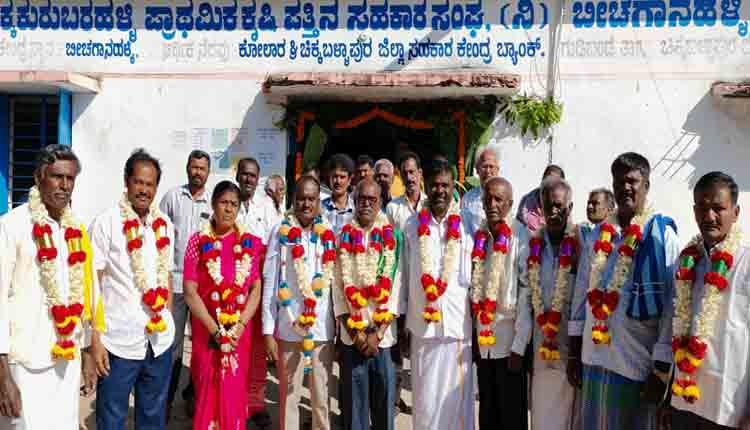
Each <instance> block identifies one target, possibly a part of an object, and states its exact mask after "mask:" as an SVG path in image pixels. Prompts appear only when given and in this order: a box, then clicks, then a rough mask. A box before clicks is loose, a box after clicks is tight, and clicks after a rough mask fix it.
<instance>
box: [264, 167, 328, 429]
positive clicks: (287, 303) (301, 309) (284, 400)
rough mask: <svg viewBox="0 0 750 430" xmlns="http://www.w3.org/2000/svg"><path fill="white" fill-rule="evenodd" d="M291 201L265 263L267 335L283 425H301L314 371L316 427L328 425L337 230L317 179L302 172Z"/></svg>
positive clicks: (265, 318) (313, 414) (313, 415)
mask: <svg viewBox="0 0 750 430" xmlns="http://www.w3.org/2000/svg"><path fill="white" fill-rule="evenodd" d="M292 201H293V208H294V209H293V211H292V212H291V213H289V214H287V216H286V217H285V218H284V220H283V221H282V222H281V224H279V225H277V226H276V227H274V229H273V230H272V232H271V236H270V239H271V241H270V243H269V246H268V253H267V255H266V260H265V263H264V268H263V281H264V285H265V287H264V288H263V335H264V338H265V344H266V352H267V355H268V358H269V359H271V360H273V361H274V362H275V363H276V368H277V369H278V371H279V391H280V393H279V397H280V399H281V405H280V413H279V416H280V419H281V427H280V428H281V429H282V430H299V428H300V421H301V417H300V415H301V411H300V405H301V402H300V400H301V396H302V394H301V391H302V388H303V382H304V378H305V375H306V374H309V376H310V379H309V382H310V384H309V388H310V393H311V403H312V404H311V409H312V428H313V429H316V430H328V429H330V427H331V421H330V411H331V409H330V406H331V405H330V397H329V385H330V383H331V381H332V375H331V372H332V369H333V356H334V346H333V340H334V337H335V326H334V319H333V309H332V306H333V305H332V303H331V288H330V287H331V281H332V277H333V272H334V270H335V259H336V251H335V236H334V233H333V231H332V230H331V228H330V226H329V225H328V224H327V223H326V221H325V218H323V217H321V216H320V215H319V211H320V185H319V184H318V180H317V179H315V178H313V177H312V176H302V177H300V179H299V180H298V181H297V184H296V185H295V188H294V195H293V197H292ZM315 291H317V292H318V293H317V294H316V293H315ZM310 319H312V321H311V320H310Z"/></svg>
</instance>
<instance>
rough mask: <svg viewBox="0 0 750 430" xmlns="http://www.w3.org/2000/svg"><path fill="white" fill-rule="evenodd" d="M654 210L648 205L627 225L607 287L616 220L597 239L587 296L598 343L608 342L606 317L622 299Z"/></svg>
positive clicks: (611, 220) (593, 331) (592, 329)
mask: <svg viewBox="0 0 750 430" xmlns="http://www.w3.org/2000/svg"><path fill="white" fill-rule="evenodd" d="M651 212H652V211H651V210H650V209H647V210H646V211H644V212H643V213H641V214H638V215H636V216H635V217H634V218H633V220H632V221H631V223H630V225H629V226H628V227H626V228H625V229H624V232H623V234H624V236H625V239H624V240H623V243H622V245H620V247H619V248H618V249H617V253H618V257H617V262H616V264H615V269H614V272H613V274H612V280H611V282H610V287H609V288H607V289H606V290H605V289H604V285H603V282H602V275H603V274H604V270H605V269H606V268H607V261H608V260H609V255H610V254H611V253H612V251H613V250H614V245H613V239H614V236H615V234H617V231H616V230H615V227H614V226H613V223H614V222H615V221H614V220H613V219H610V220H609V221H608V222H605V223H603V224H602V225H601V227H600V228H599V240H597V241H596V242H595V243H594V257H593V261H592V263H591V276H590V278H589V290H588V293H587V294H586V299H587V301H588V303H589V306H591V312H592V314H593V315H594V318H595V319H596V321H595V322H594V324H593V326H592V327H591V338H592V340H593V341H594V343H595V344H597V345H609V343H610V341H611V336H610V334H609V326H608V325H607V320H608V319H609V317H610V316H611V315H612V314H613V313H614V312H615V310H616V309H617V305H618V304H619V302H620V290H622V287H623V286H624V285H625V282H627V280H628V277H629V276H630V271H631V270H632V266H633V257H634V256H635V253H636V252H637V251H638V245H640V243H641V240H642V238H643V227H644V225H645V224H646V222H647V221H648V219H649V218H650V217H651Z"/></svg>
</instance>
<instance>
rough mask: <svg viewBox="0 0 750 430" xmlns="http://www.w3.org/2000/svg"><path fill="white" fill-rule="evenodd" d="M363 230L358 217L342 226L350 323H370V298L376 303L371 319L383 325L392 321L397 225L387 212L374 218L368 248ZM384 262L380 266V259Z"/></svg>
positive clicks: (353, 325) (357, 325)
mask: <svg viewBox="0 0 750 430" xmlns="http://www.w3.org/2000/svg"><path fill="white" fill-rule="evenodd" d="M365 234H366V232H364V231H363V229H362V227H361V226H360V225H359V223H358V222H357V220H356V219H354V220H352V222H351V223H350V224H346V225H345V226H344V227H343V228H342V230H341V239H340V241H339V243H340V251H339V262H340V264H341V275H342V281H343V285H344V295H345V296H346V299H347V302H348V304H349V310H350V317H349V319H348V320H347V326H348V327H349V328H350V329H352V330H364V329H365V328H367V326H369V321H368V320H367V315H366V312H367V311H368V306H369V303H370V301H372V302H373V303H374V304H375V305H376V309H375V311H374V312H373V313H372V321H373V322H374V323H375V324H376V325H378V326H383V325H387V324H389V323H390V322H391V321H393V318H394V315H393V313H391V312H390V311H389V310H388V301H389V299H390V296H391V288H392V280H391V276H390V273H389V272H390V269H391V268H392V267H393V263H394V261H395V259H396V239H395V236H394V228H393V226H392V225H391V224H389V223H388V218H387V217H386V216H385V215H384V214H382V213H381V214H379V215H378V217H377V218H376V219H375V223H374V224H373V226H372V228H371V229H370V231H369V232H368V233H367V234H369V241H368V245H367V249H365V246H364V235H365ZM381 257H382V258H383V265H382V268H381V269H380V270H378V262H379V261H380V259H381Z"/></svg>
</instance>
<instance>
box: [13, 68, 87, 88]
mask: <svg viewBox="0 0 750 430" xmlns="http://www.w3.org/2000/svg"><path fill="white" fill-rule="evenodd" d="M61 89H63V90H67V91H70V92H72V93H89V94H92V93H93V94H95V93H98V92H99V90H100V89H101V88H100V85H99V80H98V79H97V78H94V77H91V76H88V75H84V74H81V73H73V72H57V71H29V70H22V71H0V93H24V94H57V93H58V91H59V90H61Z"/></svg>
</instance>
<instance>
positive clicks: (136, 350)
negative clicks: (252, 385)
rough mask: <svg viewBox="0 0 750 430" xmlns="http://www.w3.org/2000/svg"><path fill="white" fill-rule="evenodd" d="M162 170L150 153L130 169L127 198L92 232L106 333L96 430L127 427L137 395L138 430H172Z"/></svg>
mask: <svg viewBox="0 0 750 430" xmlns="http://www.w3.org/2000/svg"><path fill="white" fill-rule="evenodd" d="M160 180H161V165H160V164H159V161H158V160H156V159H155V158H153V157H152V156H151V155H149V154H148V153H147V152H146V151H145V150H144V149H138V150H136V151H135V152H133V154H132V155H131V156H130V157H129V158H128V160H127V162H126V163H125V172H124V181H125V187H126V191H125V193H124V194H123V196H122V197H121V198H120V201H119V203H118V205H117V206H115V207H113V208H111V209H109V210H107V211H105V212H104V213H102V214H101V215H99V216H97V217H96V219H95V220H94V222H93V224H92V227H91V242H92V244H93V247H94V269H96V272H97V276H98V277H99V280H100V284H101V290H102V298H103V301H104V312H105V314H106V316H107V331H106V332H105V333H101V334H99V333H94V336H93V338H92V342H91V353H92V355H93V357H94V362H95V363H96V367H97V373H98V375H99V378H100V379H99V385H98V387H97V389H96V427H97V428H101V429H115V428H117V429H121V428H125V427H126V424H127V418H128V410H129V399H130V393H131V392H132V391H133V390H135V413H134V415H135V421H136V423H137V426H138V428H149V429H164V428H166V413H165V412H166V406H167V404H166V403H167V392H168V391H169V378H170V376H171V373H172V370H171V369H172V342H173V341H174V332H175V328H174V322H173V319H172V312H171V309H172V304H171V302H172V285H171V284H172V280H171V276H170V271H171V270H172V265H173V262H174V255H173V245H172V244H173V243H174V242H173V241H174V237H173V236H174V235H173V229H172V223H171V221H170V220H169V217H167V216H166V215H165V214H164V213H162V212H161V210H159V208H158V207H157V206H156V204H154V197H155V196H156V191H157V188H158V186H159V181H160Z"/></svg>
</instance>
